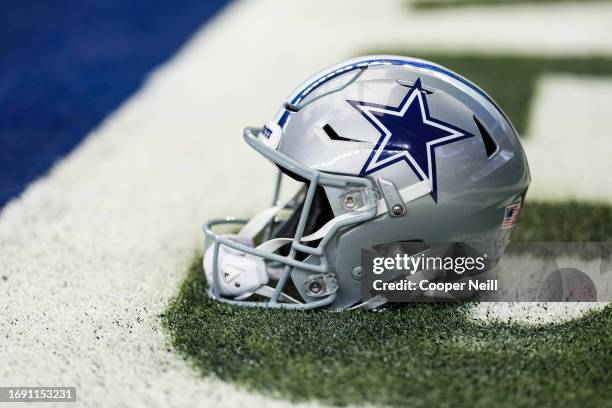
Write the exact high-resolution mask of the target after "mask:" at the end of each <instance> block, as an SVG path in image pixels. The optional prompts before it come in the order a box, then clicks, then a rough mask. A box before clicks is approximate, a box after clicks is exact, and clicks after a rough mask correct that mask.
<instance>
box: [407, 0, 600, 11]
mask: <svg viewBox="0 0 612 408" xmlns="http://www.w3.org/2000/svg"><path fill="white" fill-rule="evenodd" d="M609 1H610V0H416V1H409V2H407V4H408V5H409V6H410V7H413V8H415V9H420V10H423V9H437V8H447V7H464V6H506V5H512V4H548V5H555V4H559V3H578V4H580V3H587V2H591V3H594V2H598V3H599V2H609Z"/></svg>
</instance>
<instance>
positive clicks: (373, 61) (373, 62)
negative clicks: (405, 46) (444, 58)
mask: <svg viewBox="0 0 612 408" xmlns="http://www.w3.org/2000/svg"><path fill="white" fill-rule="evenodd" d="M376 65H408V66H412V67H417V68H424V69H428V70H430V71H434V72H439V73H442V74H444V75H447V76H449V77H451V78H453V79H456V80H457V81H459V82H461V83H462V84H464V85H467V86H468V87H469V88H470V89H472V90H474V91H476V92H477V93H478V94H479V95H481V96H482V97H484V98H485V99H486V100H487V101H489V102H490V103H491V104H492V105H493V106H494V107H495V109H497V111H498V112H499V113H500V114H501V115H502V116H503V117H504V119H506V121H507V122H508V123H509V124H510V120H509V119H508V117H507V116H506V114H505V113H504V111H502V110H501V108H500V107H499V106H498V105H497V103H495V101H494V100H493V99H491V97H490V96H489V95H487V94H486V93H485V92H484V91H483V90H482V89H480V88H479V87H477V86H476V85H474V84H473V83H471V82H470V81H468V80H467V79H465V78H463V77H462V76H460V75H458V74H456V73H454V72H453V71H450V70H448V69H445V68H442V67H439V66H437V65H432V64H429V63H427V62H420V61H416V60H415V61H407V60H402V59H394V58H384V59H371V60H364V61H360V62H357V63H353V64H349V65H345V66H343V67H340V68H338V69H336V70H334V71H332V72H330V73H329V74H327V75H325V76H322V77H320V78H318V79H317V80H316V81H314V82H312V83H310V84H309V85H308V86H306V87H304V89H302V91H301V92H300V93H298V94H297V95H296V96H295V97H294V98H293V99H292V100H291V104H292V105H298V104H299V103H300V102H301V101H302V100H303V99H304V98H305V97H306V96H308V95H309V94H310V93H311V92H313V91H314V90H315V89H317V88H318V87H319V86H321V85H323V84H325V83H327V82H329V81H331V80H332V79H334V78H337V77H338V76H340V75H342V74H345V73H347V72H350V71H353V70H355V69H364V68H368V67H371V66H376ZM288 118H289V111H287V110H285V112H283V114H282V115H281V117H280V119H279V121H278V125H279V126H280V127H283V126H285V123H286V122H287V119H288Z"/></svg>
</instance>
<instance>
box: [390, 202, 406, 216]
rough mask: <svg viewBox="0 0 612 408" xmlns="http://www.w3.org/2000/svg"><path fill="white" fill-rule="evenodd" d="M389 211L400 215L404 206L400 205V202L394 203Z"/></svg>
mask: <svg viewBox="0 0 612 408" xmlns="http://www.w3.org/2000/svg"><path fill="white" fill-rule="evenodd" d="M391 212H392V213H393V215H402V214H403V213H404V207H402V206H401V205H400V204H395V205H394V206H393V207H391Z"/></svg>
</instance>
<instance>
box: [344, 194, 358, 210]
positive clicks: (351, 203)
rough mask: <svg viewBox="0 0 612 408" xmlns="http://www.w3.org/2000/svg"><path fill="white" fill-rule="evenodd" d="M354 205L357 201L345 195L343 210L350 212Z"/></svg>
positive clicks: (351, 196)
mask: <svg viewBox="0 0 612 408" xmlns="http://www.w3.org/2000/svg"><path fill="white" fill-rule="evenodd" d="M356 205H357V200H356V199H355V197H354V196H353V195H347V196H346V197H344V208H346V209H348V210H351V209H353V208H355V206H356Z"/></svg>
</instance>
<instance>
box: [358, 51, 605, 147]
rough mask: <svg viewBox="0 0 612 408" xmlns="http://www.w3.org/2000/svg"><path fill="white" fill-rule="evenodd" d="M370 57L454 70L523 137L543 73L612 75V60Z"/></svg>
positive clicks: (394, 53)
mask: <svg viewBox="0 0 612 408" xmlns="http://www.w3.org/2000/svg"><path fill="white" fill-rule="evenodd" d="M369 54H392V55H407V56H411V57H417V58H423V59H426V60H430V61H433V62H435V63H437V64H440V65H443V66H445V67H447V68H450V69H451V70H453V71H455V72H457V73H459V74H460V75H462V76H464V77H466V78H468V79H469V80H471V81H472V82H474V83H475V84H477V85H478V86H479V87H481V88H482V89H483V90H484V91H485V92H487V93H488V94H489V95H491V97H492V98H493V99H494V100H495V101H496V102H497V103H498V104H499V105H500V106H501V108H502V109H503V110H504V111H505V112H506V114H507V115H508V117H510V118H511V120H512V123H513V124H514V126H515V127H516V129H517V131H518V132H519V134H520V135H521V136H527V137H528V136H529V135H528V134H525V132H526V131H527V129H528V119H529V110H530V108H531V100H532V98H533V95H534V91H535V87H536V83H537V80H538V78H540V77H541V76H542V75H543V74H571V75H581V76H612V58H606V57H578V58H574V57H572V58H552V57H549V58H546V57H542V58H541V57H517V56H486V55H463V54H462V55H449V54H448V53H444V54H435V53H428V54H425V53H422V52H412V51H409V50H397V49H388V50H375V51H372V52H369ZM560 114H561V113H560Z"/></svg>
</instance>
